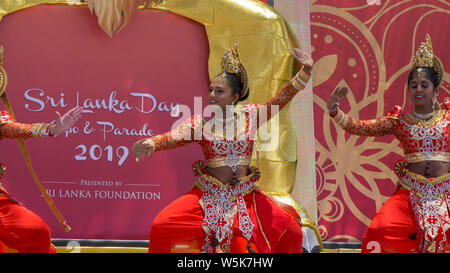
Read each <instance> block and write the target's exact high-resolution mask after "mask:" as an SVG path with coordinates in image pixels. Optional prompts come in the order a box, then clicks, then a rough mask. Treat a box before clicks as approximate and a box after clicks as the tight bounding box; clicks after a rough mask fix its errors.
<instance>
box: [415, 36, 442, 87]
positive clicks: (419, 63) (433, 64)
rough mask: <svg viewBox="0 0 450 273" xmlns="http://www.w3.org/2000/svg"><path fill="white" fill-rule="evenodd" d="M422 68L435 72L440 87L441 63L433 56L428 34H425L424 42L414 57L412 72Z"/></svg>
mask: <svg viewBox="0 0 450 273" xmlns="http://www.w3.org/2000/svg"><path fill="white" fill-rule="evenodd" d="M423 67H429V68H431V69H433V70H434V71H435V72H436V74H437V75H438V77H439V85H440V84H441V82H442V78H443V75H444V68H443V66H442V62H441V61H440V60H439V59H438V58H437V57H436V56H434V54H433V46H432V44H431V38H430V35H429V34H427V36H426V38H425V42H422V44H421V45H420V47H419V48H418V49H417V51H416V54H415V55H414V60H413V66H412V70H416V69H417V70H419V69H420V68H423Z"/></svg>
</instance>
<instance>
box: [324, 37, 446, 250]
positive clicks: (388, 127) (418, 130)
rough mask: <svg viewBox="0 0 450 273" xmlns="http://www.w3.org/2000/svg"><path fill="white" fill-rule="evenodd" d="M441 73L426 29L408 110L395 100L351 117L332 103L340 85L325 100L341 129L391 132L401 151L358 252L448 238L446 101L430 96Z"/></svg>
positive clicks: (428, 244)
mask: <svg viewBox="0 0 450 273" xmlns="http://www.w3.org/2000/svg"><path fill="white" fill-rule="evenodd" d="M442 76H443V68H442V64H441V62H440V61H439V59H438V58H437V57H436V56H434V55H433V49H432V45H431V39H430V37H429V35H427V37H426V41H425V42H424V43H422V45H421V46H420V48H419V49H418V50H417V52H416V55H415V57H414V65H413V67H412V70H411V72H410V74H409V77H408V89H409V94H410V96H411V100H412V101H413V102H414V111H413V112H412V113H410V114H404V113H402V109H401V108H400V106H395V107H394V109H392V110H391V112H390V113H389V114H388V115H387V116H384V117H380V118H377V119H374V120H354V119H352V118H351V117H349V116H347V115H346V114H344V113H343V112H342V111H341V110H339V108H338V106H339V101H341V100H342V99H343V98H344V97H345V96H346V94H347V92H348V90H347V89H346V88H345V87H339V88H337V89H336V90H335V91H334V92H333V94H332V95H331V97H330V99H329V100H328V104H327V107H328V109H329V111H330V115H331V116H332V117H333V119H334V121H335V122H336V123H337V124H338V125H340V126H341V127H342V128H343V129H344V130H345V131H346V132H348V133H350V134H355V135H361V136H384V135H391V134H392V135H394V136H395V137H396V138H397V139H398V140H399V141H400V143H401V144H402V146H403V149H404V153H405V161H403V160H402V161H400V162H398V163H397V164H396V166H395V172H396V174H397V176H398V178H399V184H398V187H397V190H396V191H395V193H394V195H393V196H392V197H391V198H390V199H389V200H388V201H387V202H386V203H385V204H384V205H383V207H382V208H381V209H380V211H379V212H378V213H377V214H376V215H375V217H374V218H373V219H372V222H371V224H370V226H369V228H368V231H367V233H366V234H365V236H364V238H363V242H362V247H361V250H362V252H370V251H371V250H378V249H379V250H380V251H381V252H403V253H405V252H445V245H446V242H447V243H448V242H449V238H450V237H449V236H450V232H449V227H450V217H449V204H450V175H449V173H448V169H449V161H450V153H449V149H450V127H449V126H450V125H449V123H450V112H449V111H448V110H449V107H450V102H449V101H448V100H446V101H445V102H444V107H443V108H444V109H439V108H440V107H439V104H438V103H437V100H436V96H437V93H438V87H439V85H440V83H441V81H442Z"/></svg>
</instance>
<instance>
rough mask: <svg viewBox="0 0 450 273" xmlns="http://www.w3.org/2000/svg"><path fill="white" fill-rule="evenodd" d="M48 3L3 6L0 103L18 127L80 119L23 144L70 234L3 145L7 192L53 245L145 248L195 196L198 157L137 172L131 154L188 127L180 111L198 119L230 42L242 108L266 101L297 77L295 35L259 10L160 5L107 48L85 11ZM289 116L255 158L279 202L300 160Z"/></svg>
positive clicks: (182, 2) (196, 153) (173, 156)
mask: <svg viewBox="0 0 450 273" xmlns="http://www.w3.org/2000/svg"><path fill="white" fill-rule="evenodd" d="M49 2H50V3H51V4H49V5H47V4H45V3H47V1H43V0H26V1H22V2H20V3H17V2H7V3H3V4H1V5H0V7H1V8H0V14H1V16H2V17H3V18H2V20H1V22H0V39H1V43H2V44H3V45H4V48H5V55H4V56H5V57H4V62H3V66H4V68H5V70H6V71H7V73H8V76H9V83H8V88H7V90H6V93H7V95H8V98H9V100H10V102H11V105H12V107H13V109H14V114H15V116H16V118H17V120H18V121H20V122H24V123H32V122H46V121H52V120H53V119H54V118H55V114H54V112H55V111H59V112H61V113H63V112H66V111H67V110H69V109H70V108H71V107H74V106H76V105H80V106H83V107H84V108H85V111H86V113H85V114H84V115H83V117H82V118H81V119H80V120H79V122H78V123H77V124H76V126H74V128H72V130H71V131H70V132H69V133H67V134H65V135H60V136H57V137H55V138H44V139H28V140H27V141H26V144H27V147H28V149H29V151H30V155H31V160H32V161H33V166H34V169H35V170H36V172H37V175H38V177H39V178H40V179H41V181H42V183H43V185H44V186H45V187H46V189H47V192H48V193H49V194H50V196H52V197H53V199H54V201H55V204H56V205H57V206H58V207H59V209H60V210H61V212H62V214H63V215H64V217H65V218H66V220H67V221H68V223H69V225H71V227H72V231H71V232H70V233H64V231H63V228H62V227H61V226H59V225H58V223H57V222H56V219H55V218H54V217H53V215H52V214H51V212H50V210H49V209H48V208H47V205H46V204H45V202H44V201H43V199H42V198H40V194H39V191H38V190H37V188H36V187H35V186H34V184H33V181H32V178H31V175H30V174H29V173H28V170H27V169H26V166H25V163H24V160H23V158H22V155H21V153H20V151H19V147H18V145H17V143H16V142H15V141H14V140H3V141H2V145H4V146H2V148H3V153H2V157H1V158H0V161H2V162H4V163H5V164H6V165H7V166H8V171H7V174H6V176H5V177H4V178H2V182H3V183H4V184H5V186H6V188H7V189H8V190H9V191H10V193H11V194H12V195H13V197H14V198H15V199H17V200H20V201H22V202H23V203H24V204H25V205H26V206H27V207H28V208H30V209H32V210H33V211H35V212H36V213H37V214H38V215H40V216H41V217H42V218H43V219H44V220H45V221H46V222H47V223H48V224H49V226H50V227H51V229H52V233H53V234H52V235H53V236H52V237H53V238H77V239H83V238H85V239H127V240H134V239H136V240H142V239H144V240H145V239H147V238H148V232H149V230H150V226H151V223H152V221H153V218H154V217H155V215H156V214H157V213H158V212H159V211H160V210H161V209H162V208H163V207H164V206H166V205H167V204H168V203H170V202H171V201H172V200H174V199H175V198H177V197H178V196H180V195H182V194H183V193H185V192H187V191H188V190H189V189H190V188H191V187H192V184H193V182H194V176H193V174H192V170H191V164H192V162H194V161H195V160H197V159H201V158H203V155H202V154H201V149H200V147H198V146H197V145H189V146H186V147H183V148H178V149H176V150H170V151H165V152H161V153H156V154H155V155H154V156H152V157H151V158H146V159H144V160H143V161H142V162H139V163H136V162H135V159H134V157H133V156H132V153H131V146H132V144H133V143H134V142H135V141H136V140H138V139H141V138H145V137H148V136H150V135H154V134H159V133H162V132H165V131H168V130H169V129H170V128H171V126H172V124H173V123H174V122H176V121H179V120H180V119H182V120H183V119H186V118H188V115H184V114H181V115H178V110H179V108H178V106H177V105H180V104H184V105H187V106H188V107H189V108H190V109H191V110H192V112H191V113H190V114H192V115H193V114H199V113H201V111H202V106H205V105H206V100H205V99H204V98H206V95H207V90H208V85H209V79H210V77H212V76H214V75H216V74H217V73H218V72H219V71H220V66H219V64H220V60H221V57H222V54H223V51H224V49H225V48H227V47H231V46H233V44H234V42H235V41H236V40H239V42H240V44H239V47H240V55H241V58H242V60H243V61H244V62H245V63H246V68H247V69H248V72H249V76H250V89H251V90H252V91H253V92H252V93H251V96H250V98H249V100H248V101H247V103H261V102H265V101H266V100H268V99H270V98H272V97H273V96H274V94H275V93H276V92H278V90H279V89H280V88H281V87H282V86H283V85H284V84H285V83H286V82H287V81H289V80H290V79H291V78H292V76H293V75H294V74H295V72H296V67H295V66H294V61H293V58H292V57H291V56H289V51H290V50H292V48H293V47H294V46H297V45H296V41H295V39H294V38H293V35H292V33H291V32H290V30H289V29H288V26H287V24H286V23H285V21H284V19H283V18H282V17H281V16H279V15H278V14H277V13H276V12H275V11H274V10H272V9H270V8H268V6H267V5H266V4H264V3H261V2H260V1H256V0H245V1H239V2H235V1H213V2H211V1H206V0H205V1H203V0H202V1H200V0H199V1H195V3H192V2H191V1H186V0H172V1H168V2H165V1H164V2H163V3H161V5H160V6H158V8H159V9H160V10H159V11H158V10H155V9H151V10H146V11H138V12H137V13H136V15H135V16H134V17H133V18H132V21H130V24H129V25H128V26H127V27H125V28H124V29H122V30H121V31H120V32H119V33H118V34H117V33H115V32H114V31H113V32H110V33H109V34H111V36H112V38H111V37H109V36H108V35H107V34H106V33H105V32H104V31H103V30H102V29H101V28H100V27H99V24H98V22H97V18H96V16H93V15H92V14H91V13H90V11H89V9H88V8H87V6H86V4H83V3H81V2H80V1H65V0H58V1H49ZM188 2H189V3H190V4H189V5H186V3H188ZM58 3H59V4H61V5H58ZM211 3H213V5H212V4H211ZM38 4H45V5H38ZM69 4H73V5H74V6H73V7H70V6H69ZM162 10H167V11H171V12H167V11H162ZM96 12H98V11H97V10H96ZM119 14H120V13H119ZM108 19H109V18H108ZM244 19H245V22H246V24H245V25H242V22H243V21H244ZM262 68H264V69H262ZM194 97H202V98H203V99H200V100H194ZM287 114H288V113H287V112H286V111H284V112H282V113H280V117H279V119H280V132H282V133H283V135H282V136H281V139H280V145H279V146H278V147H277V149H276V150H274V151H267V152H264V151H263V157H262V158H261V169H262V173H263V176H262V180H261V181H260V184H261V186H262V187H264V188H266V189H268V190H269V191H271V193H273V194H274V195H276V194H279V196H282V197H283V198H285V199H289V198H288V197H289V194H290V192H291V191H292V188H293V186H294V185H293V184H294V182H295V172H296V160H297V155H296V152H295V151H296V149H295V135H293V134H294V132H293V131H292V129H291V127H290V121H289V120H288V115H287ZM7 144H8V145H7ZM265 170H270V171H265ZM274 178H276V179H274ZM292 200H293V199H292V198H290V199H289V200H288V202H292Z"/></svg>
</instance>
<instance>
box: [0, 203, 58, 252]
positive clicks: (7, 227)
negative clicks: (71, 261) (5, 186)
mask: <svg viewBox="0 0 450 273" xmlns="http://www.w3.org/2000/svg"><path fill="white" fill-rule="evenodd" d="M1 252H31V253H44V252H45V253H48V252H53V253H54V252H56V249H55V248H54V246H53V245H52V244H51V237H50V229H49V227H48V226H47V224H46V223H45V222H44V221H43V220H42V219H41V218H40V217H39V216H37V215H36V214H34V213H33V212H32V211H30V210H28V209H27V208H25V207H24V206H22V205H19V204H17V203H16V202H14V201H12V200H10V199H8V198H7V197H6V196H3V195H0V253H1Z"/></svg>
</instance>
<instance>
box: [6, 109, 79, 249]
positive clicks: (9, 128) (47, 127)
mask: <svg viewBox="0 0 450 273" xmlns="http://www.w3.org/2000/svg"><path fill="white" fill-rule="evenodd" d="M81 111H82V108H81V107H75V108H73V109H71V110H69V111H68V112H67V113H66V114H65V115H63V116H62V117H61V115H60V114H59V113H58V112H56V114H57V119H56V123H55V124H49V123H33V124H23V123H17V122H15V121H14V119H13V118H12V117H11V115H10V114H9V113H8V112H6V111H1V112H0V139H2V138H29V137H45V136H56V135H58V134H61V133H64V132H65V131H66V130H67V129H69V128H71V127H72V126H73V125H74V124H75V122H76V121H77V120H78V119H79V118H80V116H81ZM5 170H6V167H5V166H4V165H3V164H1V163H0V176H2V175H3V174H4V172H5ZM1 252H32V253H37V252H56V249H55V248H54V247H53V245H52V244H51V237H50V229H49V227H48V226H47V224H46V223H45V222H44V221H43V220H42V219H41V218H40V217H39V216H37V215H36V214H34V213H33V212H32V211H30V210H28V209H27V208H25V207H24V206H23V205H22V204H20V203H19V202H17V201H15V200H13V199H12V198H11V196H10V195H9V194H8V192H7V191H6V189H5V188H3V187H2V185H1V183H0V253H1Z"/></svg>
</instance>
